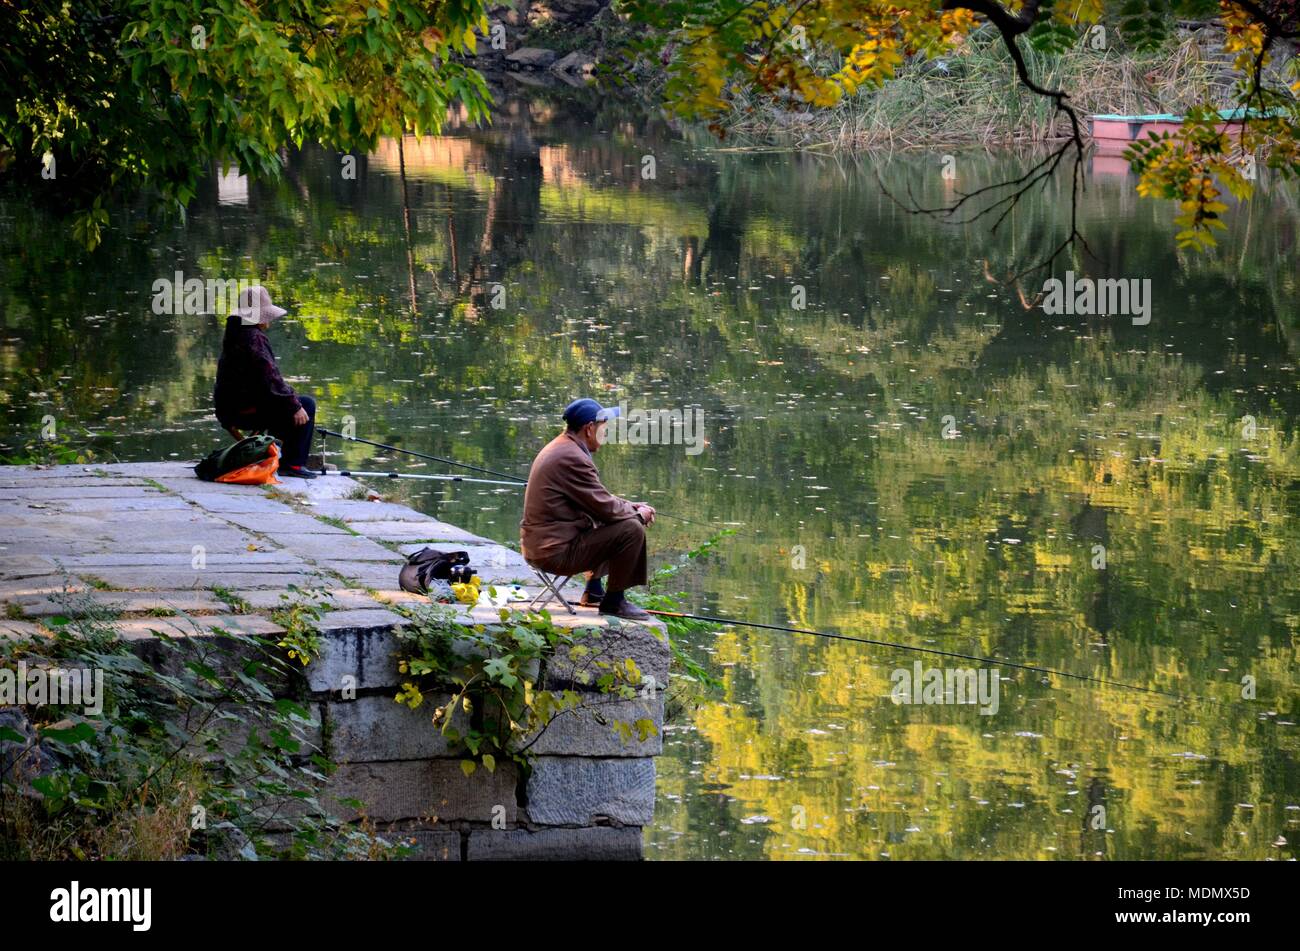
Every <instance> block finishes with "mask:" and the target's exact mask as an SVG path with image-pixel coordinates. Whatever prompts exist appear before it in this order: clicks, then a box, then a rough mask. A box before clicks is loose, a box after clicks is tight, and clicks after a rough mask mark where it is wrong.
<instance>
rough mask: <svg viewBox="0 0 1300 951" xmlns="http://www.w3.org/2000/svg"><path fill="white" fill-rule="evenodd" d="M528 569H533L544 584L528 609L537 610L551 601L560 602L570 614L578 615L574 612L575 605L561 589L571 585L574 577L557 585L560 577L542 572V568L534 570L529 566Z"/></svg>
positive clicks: (570, 576) (529, 603)
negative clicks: (570, 582)
mask: <svg viewBox="0 0 1300 951" xmlns="http://www.w3.org/2000/svg"><path fill="white" fill-rule="evenodd" d="M528 567H529V568H532V569H533V574H535V575H537V579H538V580H539V581H541V583H542V590H541V591H538V592H537V595H536V596H535V597H534V598H533V600H531V601H529V602H528V609H529V610H530V611H532V610H536V609H537V608H538V607H539V606H540V607H545V606H546V605H547V604H549V603H550V602H551V601H559V602H560V603H561V604H563V605H564V609H565V610H566V611H568V612H569V613H570V614H577V613H578V612H577V611H575V610H573V605H571V604H570V603H569V602H568V599H567V598H565V597H564V595H563V594H561V593H560V589H561V588H563V587H564V586H565V585H566V584H568V583H569V581H570V580H571V579H572V578H573V575H569V576H568V577H567V578H564V579H562V580H560V581H559V582H558V583H557V579H559V577H560V576H559V575H552V574H550V573H548V572H545V571H542V570H541V569H540V568H534V567H533V566H532V565H529V566H528Z"/></svg>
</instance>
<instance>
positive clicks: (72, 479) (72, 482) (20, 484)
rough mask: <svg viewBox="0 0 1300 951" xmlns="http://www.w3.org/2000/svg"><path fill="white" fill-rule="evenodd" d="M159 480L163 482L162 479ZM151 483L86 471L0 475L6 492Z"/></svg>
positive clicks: (147, 484)
mask: <svg viewBox="0 0 1300 951" xmlns="http://www.w3.org/2000/svg"><path fill="white" fill-rule="evenodd" d="M10 471H11V470H9V469H6V470H5V472H6V473H8V472H10ZM159 481H160V482H161V480H159ZM189 481H191V482H192V481H193V476H191V477H190V480H189ZM150 485H151V483H149V482H146V481H145V480H144V479H128V478H124V477H107V476H94V475H87V474H85V473H82V474H80V475H75V476H67V475H65V476H59V477H56V478H54V479H21V478H20V479H15V478H13V477H12V476H10V475H7V474H6V475H5V476H0V492H5V493H7V492H8V491H10V490H17V491H20V492H21V491H26V490H29V489H32V490H35V489H36V488H37V487H38V486H46V487H48V488H49V489H50V491H55V492H62V491H64V490H65V489H67V490H71V489H74V488H95V487H108V488H128V487H135V488H141V489H145V488H149V487H150Z"/></svg>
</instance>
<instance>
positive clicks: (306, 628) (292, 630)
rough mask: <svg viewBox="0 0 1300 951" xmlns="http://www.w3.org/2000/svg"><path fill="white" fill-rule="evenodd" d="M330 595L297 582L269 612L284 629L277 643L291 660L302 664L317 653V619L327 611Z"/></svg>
mask: <svg viewBox="0 0 1300 951" xmlns="http://www.w3.org/2000/svg"><path fill="white" fill-rule="evenodd" d="M333 597H334V596H333V595H332V594H330V592H328V591H326V590H325V589H323V588H300V587H299V586H298V585H296V584H291V585H289V589H288V590H287V591H285V592H284V593H283V594H281V595H280V600H282V601H283V602H284V606H283V607H280V608H276V609H275V610H274V611H272V612H271V620H272V621H274V622H275V623H276V624H278V625H279V626H280V627H282V628H284V634H283V635H281V637H280V640H279V642H278V644H277V646H279V647H282V648H284V649H285V650H286V651H287V653H288V656H289V659H290V660H296V661H298V662H299V663H301V664H302V665H303V666H304V667H306V666H307V665H308V664H310V663H311V662H312V659H313V658H315V657H317V656H319V654H320V633H319V632H318V631H317V629H316V622H318V621H319V620H320V619H321V615H322V614H324V613H325V612H326V611H327V610H329V603H330V601H331V600H333Z"/></svg>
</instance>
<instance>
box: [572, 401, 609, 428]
mask: <svg viewBox="0 0 1300 951" xmlns="http://www.w3.org/2000/svg"><path fill="white" fill-rule="evenodd" d="M621 413H622V410H620V409H619V408H618V407H617V406H601V405H600V404H599V403H597V402H596V401H595V400H593V399H588V398H586V397H583V398H582V399H580V400H574V401H573V402H572V403H570V404H569V405H568V406H566V407H565V408H564V421H565V422H566V423H568V424H569V425H570V426H578V427H581V426H586V425H587V424H588V423H589V422H591V421H592V420H593V419H594V420H596V421H597V422H604V421H605V420H607V419H613V418H614V417H615V416H618V415H620V414H621Z"/></svg>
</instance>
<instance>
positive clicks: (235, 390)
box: [213, 286, 316, 479]
mask: <svg viewBox="0 0 1300 951" xmlns="http://www.w3.org/2000/svg"><path fill="white" fill-rule="evenodd" d="M284 315H285V310H284V308H282V307H276V306H275V305H274V304H272V303H271V295H270V294H269V293H267V290H266V288H265V287H261V286H254V287H250V288H247V289H246V290H244V291H242V292H241V293H240V295H239V306H238V307H236V308H235V310H234V312H233V313H232V314H231V315H230V316H229V317H227V318H226V335H225V337H223V338H222V341H221V358H220V359H219V360H218V361H217V386H216V390H215V391H214V393H213V399H214V401H215V402H216V404H217V405H216V411H217V422H219V423H221V425H222V427H223V428H224V429H225V430H226V431H227V432H229V433H230V435H232V436H234V437H235V438H236V439H243V438H244V435H245V434H246V433H248V432H250V431H254V430H260V431H265V432H268V433H270V434H271V435H272V436H274V437H275V438H276V439H278V440H280V445H281V446H282V447H283V449H282V450H281V452H282V455H281V456H280V471H279V474H280V475H286V476H296V477H298V478H300V479H314V478H316V474H315V473H313V472H312V471H311V470H310V469H308V468H306V464H307V450H308V449H310V448H311V437H312V431H313V430H314V429H315V421H316V401H315V400H313V399H312V398H311V397H310V396H299V395H298V394H297V393H295V392H294V391H293V387H292V386H290V385H289V384H288V383H286V382H284V377H282V376H281V375H280V367H279V366H278V365H277V364H276V362H275V353H274V352H272V350H271V342H270V341H269V340H268V339H267V337H266V330H267V328H268V327H270V326H271V321H273V320H275V319H276V318H279V317H283V316H284Z"/></svg>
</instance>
